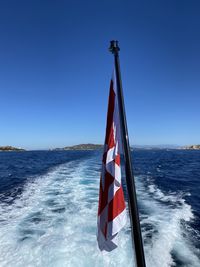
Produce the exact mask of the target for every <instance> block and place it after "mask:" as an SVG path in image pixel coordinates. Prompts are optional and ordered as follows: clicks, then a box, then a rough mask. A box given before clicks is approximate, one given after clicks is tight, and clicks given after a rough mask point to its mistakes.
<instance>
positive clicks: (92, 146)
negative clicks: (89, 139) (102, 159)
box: [54, 144, 103, 150]
mask: <svg viewBox="0 0 200 267" xmlns="http://www.w3.org/2000/svg"><path fill="white" fill-rule="evenodd" d="M102 148H103V145H99V144H80V145H75V146H66V147H63V148H56V149H54V150H98V149H102Z"/></svg>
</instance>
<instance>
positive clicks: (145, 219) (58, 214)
mask: <svg viewBox="0 0 200 267" xmlns="http://www.w3.org/2000/svg"><path fill="white" fill-rule="evenodd" d="M101 154H102V152H101V151H25V152H1V153H0V266H1V267H12V266H14V267H32V266H33V267H34V266H38V267H64V266H66V267H115V266H121V267H133V266H134V254H133V250H132V244H131V235H130V225H129V222H127V225H126V227H125V228H124V229H123V230H122V231H121V232H120V233H119V236H118V238H119V240H118V242H119V246H118V248H117V249H115V250H114V251H112V252H110V253H107V252H103V253H102V252H100V251H99V250H98V247H97V242H96V230H97V229H96V221H97V206H98V192H99V177H100V170H101ZM132 156H133V165H134V170H135V171H134V172H135V180H136V187H137V195H138V203H139V211H140V219H141V226H142V235H143V240H144V250H145V257H146V263H147V267H170V266H177V267H199V266H200V151H189V150H135V151H134V153H133V155H132ZM125 190H126V189H125ZM125 195H126V192H125Z"/></svg>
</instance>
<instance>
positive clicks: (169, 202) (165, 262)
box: [137, 177, 200, 267]
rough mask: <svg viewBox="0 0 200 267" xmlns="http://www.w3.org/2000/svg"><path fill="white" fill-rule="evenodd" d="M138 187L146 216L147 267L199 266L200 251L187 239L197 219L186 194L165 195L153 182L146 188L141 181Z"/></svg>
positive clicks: (143, 221)
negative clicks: (187, 224) (194, 220)
mask: <svg viewBox="0 0 200 267" xmlns="http://www.w3.org/2000/svg"><path fill="white" fill-rule="evenodd" d="M140 178H141V177H140ZM137 186H138V188H139V201H140V203H141V205H142V207H143V209H144V212H145V213H146V215H145V216H143V220H142V225H143V226H144V228H145V231H144V239H145V240H146V241H147V242H146V245H145V254H146V260H147V266H162V267H170V266H184V267H198V266H200V260H199V258H198V256H197V255H199V251H198V250H197V249H196V248H195V247H194V246H193V245H192V243H191V242H190V240H189V239H188V233H187V230H186V227H185V226H186V223H187V222H189V221H190V220H192V219H194V216H193V213H192V209H191V206H190V205H188V204H186V202H185V200H184V198H183V196H184V194H182V193H179V194H174V193H171V194H169V195H167V194H164V193H163V192H162V191H161V190H160V189H159V188H158V187H157V186H156V185H154V184H152V183H151V181H149V185H148V187H145V186H144V184H143V183H142V182H141V180H139V179H138V180H137ZM187 195H189V194H187ZM149 237H150V238H149Z"/></svg>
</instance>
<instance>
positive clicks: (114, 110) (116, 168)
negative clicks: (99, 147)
mask: <svg viewBox="0 0 200 267" xmlns="http://www.w3.org/2000/svg"><path fill="white" fill-rule="evenodd" d="M120 151H121V136H120V120H119V109H118V99H117V90H116V78H115V74H113V77H112V79H111V82H110V93H109V102H108V113H107V126H106V136H105V144H104V152H103V158H102V171H101V178H100V189H99V207H98V221H97V225H98V233H97V240H98V246H99V249H100V250H105V251H112V250H113V249H115V248H116V247H117V234H118V232H119V231H120V230H121V229H122V228H123V227H124V225H125V223H126V207H125V201H124V193H123V188H122V183H121V164H120Z"/></svg>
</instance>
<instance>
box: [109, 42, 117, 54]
mask: <svg viewBox="0 0 200 267" xmlns="http://www.w3.org/2000/svg"><path fill="white" fill-rule="evenodd" d="M119 50H120V48H119V46H118V41H115V40H112V41H110V47H109V51H110V52H111V53H113V54H115V55H116V54H118V52H119Z"/></svg>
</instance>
